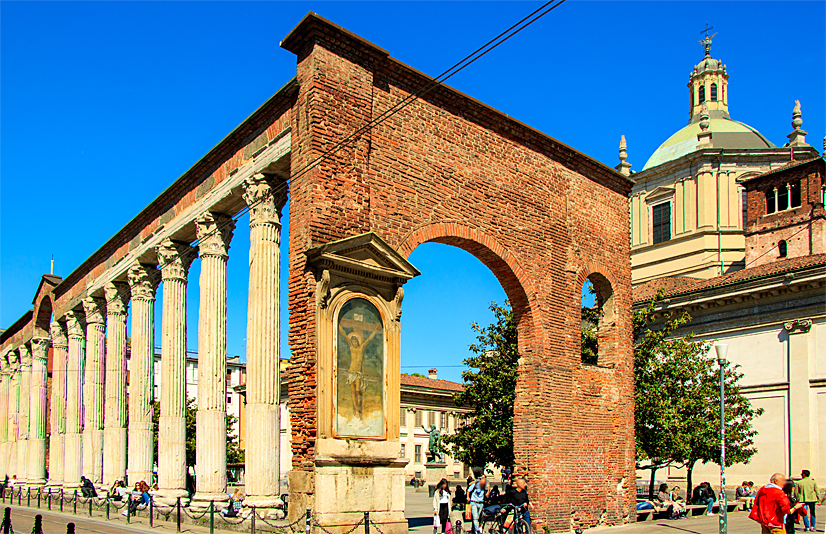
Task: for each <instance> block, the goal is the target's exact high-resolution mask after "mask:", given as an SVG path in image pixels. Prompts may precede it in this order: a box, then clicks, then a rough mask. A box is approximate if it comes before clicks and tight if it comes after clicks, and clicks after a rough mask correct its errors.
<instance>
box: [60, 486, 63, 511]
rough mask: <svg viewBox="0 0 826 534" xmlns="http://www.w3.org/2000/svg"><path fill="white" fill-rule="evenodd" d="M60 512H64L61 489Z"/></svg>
mask: <svg viewBox="0 0 826 534" xmlns="http://www.w3.org/2000/svg"><path fill="white" fill-rule="evenodd" d="M60 511H61V512H62V511H63V488H60Z"/></svg>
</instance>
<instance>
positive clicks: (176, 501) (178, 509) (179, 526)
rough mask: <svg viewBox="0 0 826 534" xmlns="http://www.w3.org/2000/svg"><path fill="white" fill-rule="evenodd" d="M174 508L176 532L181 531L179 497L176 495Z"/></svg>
mask: <svg viewBox="0 0 826 534" xmlns="http://www.w3.org/2000/svg"><path fill="white" fill-rule="evenodd" d="M175 509H176V510H177V513H176V515H175V522H176V523H177V524H178V532H180V531H181V498H180V497H178V498H177V499H175Z"/></svg>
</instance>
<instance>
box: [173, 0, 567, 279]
mask: <svg viewBox="0 0 826 534" xmlns="http://www.w3.org/2000/svg"><path fill="white" fill-rule="evenodd" d="M565 1H566V0H556V1H555V0H549V1H548V2H545V3H544V4H542V5H541V6H540V7H539V8H537V9H535V10H534V11H532V12H531V13H530V14H528V15H526V16H525V17H523V18H522V19H521V20H519V22H517V23H515V24H513V25H511V26H510V27H509V28H508V29H506V30H505V31H503V32H501V33H500V34H499V35H497V36H496V37H494V38H493V39H491V40H489V41H488V42H486V43H485V44H483V45H482V46H480V47H479V48H477V49H476V50H474V51H473V52H471V53H470V54H468V55H467V56H465V57H464V58H462V60H461V61H459V62H458V63H455V64H454V65H453V66H452V67H450V68H449V69H447V70H446V71H444V72H442V73H441V74H440V75H438V76H437V77H435V78H433V79H432V80H431V81H430V82H429V83H428V84H427V85H426V86H425V87H423V88H422V89H420V90H419V91H418V92H416V93H413V94H411V95H408V96H407V97H405V98H404V99H402V100H401V101H400V102H398V103H396V104H395V105H393V106H391V107H390V108H389V109H387V110H385V111H384V112H383V113H382V114H380V115H379V116H378V117H375V118H374V119H371V120H370V121H368V122H367V124H365V125H364V126H361V127H360V128H358V129H356V131H354V132H353V133H351V134H350V135H348V136H347V137H345V138H344V139H342V140H341V141H339V142H338V143H336V144H335V145H333V147H332V148H330V149H328V150H327V151H326V152H324V153H323V154H321V155H320V156H318V157H316V158H314V159H313V160H311V161H310V162H308V163H307V164H306V165H304V166H303V167H302V168H300V169H298V170H297V171H296V172H295V173H294V174H291V175H290V176H289V177H288V178H287V180H286V181H285V183H284V184H283V185H281V186H279V187H278V188H277V189H276V190H273V191H271V192H270V195H267V196H264V197H262V198H260V199H258V200H256V201H255V202H253V203H252V204H250V205H247V206H245V207H244V208H242V209H241V210H240V211H239V212H238V213H236V214H235V215H233V216H232V217H231V218H230V219H229V220H228V221H226V222H224V223H222V224H221V225H220V226H219V225H216V228H215V229H213V230H212V231H211V232H209V233H208V234H206V235H204V236H203V238H204V239H205V238H208V237H210V236H212V235H215V234H216V233H217V232H219V231H221V230H223V229H225V228H227V227H228V226H229V224H230V221H232V222H235V221H237V220H238V219H240V218H241V217H243V216H244V215H245V214H246V213H248V212H249V210H250V209H251V208H253V207H255V206H256V205H258V204H259V203H260V202H263V201H265V200H268V199H269V198H270V196H271V195H274V194H276V193H280V192H282V191H284V190H286V189H287V187H288V183H289V182H291V181H292V180H294V179H296V178H298V177H300V176H302V175H304V174H306V173H307V172H309V171H310V170H311V169H313V168H314V167H316V166H317V165H318V164H319V163H321V162H322V161H324V160H325V159H327V158H329V157H330V156H332V155H333V154H335V153H337V152H338V151H339V150H341V149H342V148H344V147H345V146H346V145H347V144H349V143H351V142H353V141H356V140H358V139H360V138H361V137H362V136H363V135H364V134H365V133H367V132H368V131H370V130H372V129H373V128H374V127H376V126H378V125H379V124H381V123H383V122H384V121H386V120H387V119H389V118H390V117H392V116H393V115H395V114H396V113H398V112H399V111H401V110H402V109H404V108H405V107H407V106H408V105H410V104H411V103H412V102H413V101H415V100H417V99H419V98H421V97H422V96H424V95H426V94H427V93H429V92H430V91H432V90H433V89H435V88H436V87H438V86H441V85H444V82H445V81H447V80H448V79H450V78H451V77H453V76H454V75H456V74H458V73H459V72H461V71H462V70H464V69H465V68H466V67H468V66H470V65H471V64H473V63H474V62H476V61H477V60H479V59H480V58H482V57H484V56H485V55H486V54H487V53H488V52H490V51H492V50H494V49H495V48H497V47H498V46H499V45H501V44H503V43H504V42H506V41H508V40H509V39H510V38H511V37H513V36H515V35H516V34H518V33H519V32H521V31H522V30H524V29H525V28H527V27H528V26H530V25H531V24H533V23H534V22H536V21H538V20H539V19H541V18H542V17H544V16H545V15H547V14H548V13H550V12H551V11H553V10H554V9H556V8H557V7H559V6H560V5H562V4H563V3H565ZM200 242H201V238H199V239H196V240H195V241H193V242H192V243H190V245H191V246H192V247H196V246H197V244H198V243H200ZM196 250H197V249H196ZM193 252H194V251H193ZM190 253H192V252H189V251H188V252H186V253H185V254H190ZM163 267H164V264H160V265H158V269H163Z"/></svg>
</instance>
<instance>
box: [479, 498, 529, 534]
mask: <svg viewBox="0 0 826 534" xmlns="http://www.w3.org/2000/svg"><path fill="white" fill-rule="evenodd" d="M479 528H480V529H481V530H482V534H531V525H530V524H529V523H528V521H527V520H526V519H525V511H524V509H522V508H521V507H517V506H515V505H513V504H504V505H498V504H497V505H493V506H488V507H487V508H485V509H484V510H482V517H481V518H480V519H479Z"/></svg>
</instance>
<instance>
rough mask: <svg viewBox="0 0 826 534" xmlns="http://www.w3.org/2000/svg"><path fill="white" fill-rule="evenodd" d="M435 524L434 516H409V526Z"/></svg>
mask: <svg viewBox="0 0 826 534" xmlns="http://www.w3.org/2000/svg"><path fill="white" fill-rule="evenodd" d="M432 524H433V517H408V518H407V528H416V527H424V526H427V525H432Z"/></svg>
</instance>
